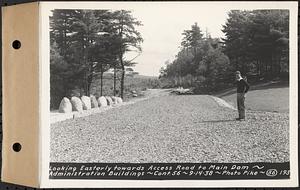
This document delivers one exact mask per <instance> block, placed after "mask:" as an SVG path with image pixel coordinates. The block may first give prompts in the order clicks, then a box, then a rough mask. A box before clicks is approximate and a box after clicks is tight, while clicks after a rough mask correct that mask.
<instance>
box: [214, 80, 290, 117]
mask: <svg viewBox="0 0 300 190" xmlns="http://www.w3.org/2000/svg"><path fill="white" fill-rule="evenodd" d="M250 85H251V84H250ZM215 95H216V96H218V97H220V98H222V99H224V100H226V101H227V102H228V103H229V104H231V105H233V106H235V107H236V89H235V88H234V89H228V90H227V91H223V92H220V93H218V94H215ZM245 104H246V109H248V110H258V111H270V112H289V84H288V82H268V83H261V84H256V85H251V87H250V91H249V92H248V93H247V94H246V102H245Z"/></svg>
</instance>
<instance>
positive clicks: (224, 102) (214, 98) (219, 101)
mask: <svg viewBox="0 0 300 190" xmlns="http://www.w3.org/2000/svg"><path fill="white" fill-rule="evenodd" d="M210 97H211V98H212V99H213V100H214V101H215V102H216V103H217V104H218V105H219V106H221V107H225V108H229V109H232V110H237V109H236V108H235V107H233V106H232V105H230V104H229V103H227V102H226V101H225V100H223V99H222V98H218V97H216V96H210Z"/></svg>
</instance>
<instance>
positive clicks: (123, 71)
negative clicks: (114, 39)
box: [120, 57, 125, 99]
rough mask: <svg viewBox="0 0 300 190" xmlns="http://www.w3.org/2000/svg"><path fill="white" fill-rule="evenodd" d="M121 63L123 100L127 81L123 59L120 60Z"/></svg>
mask: <svg viewBox="0 0 300 190" xmlns="http://www.w3.org/2000/svg"><path fill="white" fill-rule="evenodd" d="M120 63H121V67H122V76H121V98H122V99H123V98H124V80H125V66H124V63H123V58H122V57H121V58H120Z"/></svg>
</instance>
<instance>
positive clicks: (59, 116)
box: [50, 104, 125, 124]
mask: <svg viewBox="0 0 300 190" xmlns="http://www.w3.org/2000/svg"><path fill="white" fill-rule="evenodd" d="M122 105H125V104H115V105H113V106H105V107H98V108H92V109H90V110H83V111H81V112H78V111H73V112H71V113H59V112H51V113H50V124H52V123H56V122H60V121H64V120H67V119H75V118H79V117H86V116H89V115H92V114H96V113H101V112H104V111H107V110H110V109H113V108H117V107H120V106H122Z"/></svg>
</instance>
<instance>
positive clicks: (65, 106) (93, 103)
mask: <svg viewBox="0 0 300 190" xmlns="http://www.w3.org/2000/svg"><path fill="white" fill-rule="evenodd" d="M121 103H123V100H122V98H120V97H116V96H112V97H110V96H101V97H99V98H98V99H97V98H96V97H95V96H93V95H91V96H90V97H88V96H82V97H81V98H78V97H72V98H71V100H69V99H68V98H66V97H64V98H63V99H62V101H61V102H60V105H59V112H60V113H71V112H72V111H79V112H81V111H83V110H90V109H92V108H98V107H106V106H111V105H113V104H121Z"/></svg>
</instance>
